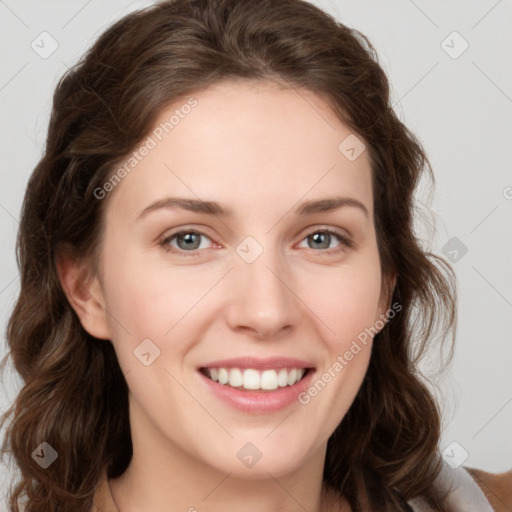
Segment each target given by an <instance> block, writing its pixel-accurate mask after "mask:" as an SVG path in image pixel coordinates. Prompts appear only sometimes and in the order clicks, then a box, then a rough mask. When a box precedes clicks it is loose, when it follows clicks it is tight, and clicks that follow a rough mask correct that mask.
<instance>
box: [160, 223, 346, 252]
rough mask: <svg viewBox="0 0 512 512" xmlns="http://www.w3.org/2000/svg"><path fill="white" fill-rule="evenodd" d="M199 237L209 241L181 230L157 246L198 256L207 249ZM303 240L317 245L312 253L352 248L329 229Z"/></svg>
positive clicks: (198, 232)
mask: <svg viewBox="0 0 512 512" xmlns="http://www.w3.org/2000/svg"><path fill="white" fill-rule="evenodd" d="M201 237H204V238H206V239H208V240H210V241H211V239H210V237H208V236H207V235H205V234H204V233H201V232H200V231H195V230H191V229H183V230H181V231H177V232H175V233H172V234H171V235H169V236H167V237H165V238H163V239H162V240H161V241H160V242H159V245H160V246H162V247H163V248H164V250H166V251H168V252H172V253H174V254H177V255H178V256H185V257H190V256H199V254H198V251H200V250H201V249H207V248H208V247H204V246H203V247H201ZM333 237H334V238H335V239H337V240H338V241H339V242H340V244H339V246H338V247H335V248H332V247H331V246H330V245H331V241H332V240H333ZM174 240H176V245H173V244H172V243H171V242H172V241H174ZM303 240H312V245H313V247H311V245H310V246H309V248H311V249H315V247H314V244H318V245H319V246H320V247H318V246H317V247H316V248H317V249H321V251H314V252H320V253H327V254H330V253H332V252H339V251H340V250H343V248H352V247H353V246H354V243H353V241H352V240H351V239H349V238H348V237H346V236H344V235H342V234H341V233H338V232H337V231H335V230H333V229H329V228H322V229H318V228H317V229H316V230H315V231H312V232H310V233H309V234H308V235H306V237H305V238H303ZM308 245H309V244H308Z"/></svg>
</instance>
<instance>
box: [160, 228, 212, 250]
mask: <svg viewBox="0 0 512 512" xmlns="http://www.w3.org/2000/svg"><path fill="white" fill-rule="evenodd" d="M201 237H205V238H208V237H207V236H206V235H205V234H204V233H201V232H200V231H193V230H190V229H187V230H182V231H177V232H176V233H173V234H172V235H169V236H168V237H166V238H164V239H163V240H162V241H161V242H160V245H161V246H162V247H163V248H164V249H165V250H166V251H171V252H174V253H177V254H178V255H179V256H196V254H186V253H187V252H191V251H196V250H198V249H200V248H201V247H200V246H201ZM174 239H176V243H177V245H178V247H177V249H178V250H174V249H175V248H174V246H173V245H171V244H170V242H171V241H172V240H174ZM208 240H209V238H208ZM180 245H181V246H180ZM202 249H204V247H202Z"/></svg>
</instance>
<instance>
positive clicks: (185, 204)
mask: <svg viewBox="0 0 512 512" xmlns="http://www.w3.org/2000/svg"><path fill="white" fill-rule="evenodd" d="M344 206H352V207H355V208H358V209H359V210H361V211H362V212H363V213H364V214H365V216H366V217H368V218H369V217H370V213H369V212H368V209H367V208H366V206H365V205H364V204H363V203H361V202H360V201H358V200H357V199H354V198H351V197H340V196H336V197H327V198H324V199H317V200H312V201H305V202H303V203H301V204H300V205H299V206H298V207H297V208H296V209H295V211H294V213H295V215H299V216H307V215H313V214H315V213H320V212H328V211H333V210H337V209H338V208H341V207H344ZM162 208H181V209H182V210H188V211H191V212H194V213H204V214H207V215H219V216H221V217H229V216H232V215H233V210H231V209H230V208H227V207H225V206H222V205H220V204H219V203H217V202H215V201H203V200H202V199H192V198H185V197H176V196H174V197H166V198H165V199H160V200H158V201H155V202H154V203H151V204H150V205H149V206H147V207H146V208H144V210H142V212H141V213H140V214H139V215H138V216H137V220H139V219H142V218H143V217H145V216H146V215H148V214H149V213H151V212H153V211H155V210H159V209H162Z"/></svg>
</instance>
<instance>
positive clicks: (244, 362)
mask: <svg viewBox="0 0 512 512" xmlns="http://www.w3.org/2000/svg"><path fill="white" fill-rule="evenodd" d="M200 368H244V369H247V368H252V369H254V370H265V369H271V368H274V369H277V368H314V365H313V364H311V363H310V362H308V361H304V360H302V359H296V358H292V357H269V358H266V359H262V358H257V357H236V358H232V359H222V360H218V361H212V362H210V363H207V364H204V365H202V366H201V367H200Z"/></svg>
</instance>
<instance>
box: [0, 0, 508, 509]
mask: <svg viewBox="0 0 512 512" xmlns="http://www.w3.org/2000/svg"><path fill="white" fill-rule="evenodd" d="M150 3H152V2H148V1H146V2H141V1H139V2H130V1H123V0H115V1H114V0H110V1H109V2H101V1H100V0H89V1H87V0H80V1H78V0H72V1H66V2H64V1H57V0H52V1H49V0H47V1H45V2H41V1H38V0H24V1H15V0H0V44H1V48H2V51H1V67H0V70H1V71H0V109H1V110H0V112H1V123H0V130H1V133H0V151H1V162H2V165H1V169H0V172H1V179H2V182H1V183H2V185H1V187H0V224H1V232H2V244H1V246H0V251H1V252H0V258H1V275H0V308H1V319H0V321H1V323H2V325H3V326H5V324H6V322H7V318H8V316H9V314H10V311H11V309H12V307H13V304H14V301H15V298H16V295H17V293H18V291H19V279H18V271H17V267H16V262H15V256H14V242H15V235H16V231H17V228H18V217H19V212H20V207H21V201H22V198H23V194H24V189H25V186H26V182H27V180H28V177H29V175H30V173H31V171H32V169H33V167H34V165H35V164H36V163H37V161H38V159H39V158H40V156H41V153H42V148H43V145H44V140H45V136H46V127H47V122H48V117H49V112H50V107H51V96H52V93H53V89H54V87H55V85H56V82H57V79H58V77H59V76H60V75H61V74H62V73H63V72H64V71H65V70H66V69H67V67H68V66H70V65H72V64H73V63H74V62H76V60H77V59H78V58H79V57H80V56H81V55H82V53H83V52H84V51H85V50H86V48H88V47H89V46H90V44H91V43H92V42H93V41H94V40H95V39H96V38H97V36H98V35H99V34H100V33H101V32H102V31H103V30H104V29H105V28H106V27H107V26H108V25H109V24H110V23H111V22H113V21H114V20H117V19H118V18H120V17H121V16H122V15H123V14H125V13H127V12H129V11H130V10H133V9H135V8H139V7H143V6H145V5H149V4H150ZM314 3H316V4H317V5H319V6H320V7H323V8H324V9H325V10H327V11H328V12H330V13H331V14H333V15H334V16H335V17H337V18H338V19H339V20H341V21H342V22H343V23H345V24H346V25H348V26H351V27H355V28H357V29H358V30H360V31H362V32H363V33H364V34H366V35H367V36H368V37H369V38H370V41H371V42H372V43H373V44H374V45H375V47H376V49H377V51H378V53H379V57H380V61H381V64H382V66H383V67H384V69H385V70H386V72H387V74H388V76H389V78H390V81H391V84H392V90H393V98H394V101H395V109H396V111H397V112H398V113H399V115H400V118H401V119H402V120H403V121H404V122H405V123H406V124H407V126H409V127H410V128H411V129H412V130H413V131H414V132H415V134H416V135H417V136H418V137H419V139H420V141H421V142H422V143H423V145H424V147H425V148H426V151H427V154H428V155H429V158H430V161H431V163H432V166H433V169H434V173H435V177H436V187H435V189H434V194H433V196H432V201H431V203H429V202H428V201H429V196H428V194H427V193H426V191H424V192H423V193H422V195H420V196H419V197H418V198H419V204H420V205H421V204H423V203H425V204H426V206H429V204H430V216H427V217H425V218H422V219H418V227H417V230H418V236H419V237H421V238H422V239H423V240H424V242H425V245H429V244H430V245H431V248H432V251H433V252H435V253H439V254H443V253H444V254H447V255H449V256H450V257H451V258H455V261H454V263H453V266H454V268H455V271H456V274H457V280H458V290H459V301H458V306H459V321H458V329H457V340H456V352H455V357H454V360H453V363H452V365H451V366H450V367H449V370H448V373H446V374H445V375H444V376H441V377H438V378H437V379H436V380H435V381H434V382H436V383H437V388H436V389H437V390H434V391H435V392H436V395H437V396H438V397H439V399H440V400H441V402H442V408H443V438H442V442H441V449H442V450H443V451H445V456H446V457H451V460H452V461H454V460H455V461H456V460H459V462H460V461H461V460H462V459H463V458H464V457H466V456H467V459H465V460H464V465H466V466H472V467H479V468H481V469H485V470H487V471H492V472H500V471H505V470H507V469H510V468H511V467H512V436H511V435H510V434H511V425H512V385H511V380H512V379H511V371H510V369H511V363H512V344H511V333H512V328H511V327H512V326H511V318H512V286H511V283H512V279H511V278H512V265H511V254H512V236H511V235H512V233H511V231H512V222H511V221H512V165H511V159H512V150H511V142H512V116H511V114H512V66H511V62H512V59H511V49H512V31H511V30H510V27H511V26H512V2H510V1H506V0H499V1H496V0H489V1H488V0H485V1H478V2H477V1H472V2H468V1H460V0H459V1H451V2H443V1H441V0H436V1H429V2H427V1H426V0H422V1H420V0H416V1H412V0H390V1H386V2H382V1H379V0H371V1H370V0H364V1H361V0H338V1H334V0H331V1H316V2H314ZM44 31H46V32H48V33H49V34H51V37H52V38H53V39H54V40H55V41H57V43H58V48H57V49H56V50H55V51H54V53H52V54H51V55H50V56H47V58H42V56H40V55H39V54H38V53H37V52H36V51H35V50H34V49H33V48H32V47H31V44H32V42H33V41H35V43H34V45H36V44H38V45H39V47H40V49H39V50H38V51H39V52H43V51H47V50H49V49H51V46H50V44H51V41H50V39H48V36H40V34H41V33H42V32H44ZM454 31H456V32H458V33H459V34H460V37H459V36H458V35H456V34H455V35H453V34H452V33H453V32H454ZM44 37H46V38H47V39H45V40H44V48H43V42H41V38H44ZM466 44H467V45H468V48H467V49H466V50H465V51H464V52H463V53H461V51H462V50H463V49H464V47H465V46H466ZM44 56H45V57H46V55H44ZM427 221H429V222H431V223H435V225H433V226H434V228H435V230H431V231H429V230H428V229H427V228H428V223H425V222H427ZM454 237H455V238H456V239H458V240H454ZM457 244H458V245H457ZM461 244H463V245H461ZM461 247H462V248H463V247H466V248H467V253H466V254H463V251H461V250H460V248H461ZM454 249H455V250H456V251H457V253H455V252H453V250H454ZM449 251H451V255H450V252H449ZM5 350H6V349H5V341H4V339H3V343H2V345H1V348H0V356H3V355H4V354H5ZM436 357H437V353H436V352H435V351H433V353H432V356H431V358H430V360H429V361H426V362H425V363H424V365H423V368H424V371H425V372H431V371H432V369H433V368H434V366H435V365H434V363H435V361H436ZM19 385H20V382H19V380H18V377H17V375H16V374H14V373H12V372H8V373H7V374H6V375H5V378H4V381H3V382H2V392H1V394H0V407H1V409H2V410H5V409H6V408H7V406H8V404H9V403H10V402H11V400H12V399H13V398H14V396H15V394H16V390H17V389H18V388H19ZM454 442H455V443H457V444H452V443H454ZM12 471H13V469H12V468H9V467H8V465H6V464H3V465H1V466H0V482H4V481H6V480H7V478H6V477H7V476H10V475H11V474H12ZM3 485H4V486H5V484H3ZM0 491H1V492H2V495H3V494H4V492H5V487H1V486H0ZM3 503H4V501H3V499H2V504H3ZM1 508H4V506H2V507H1Z"/></svg>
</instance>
